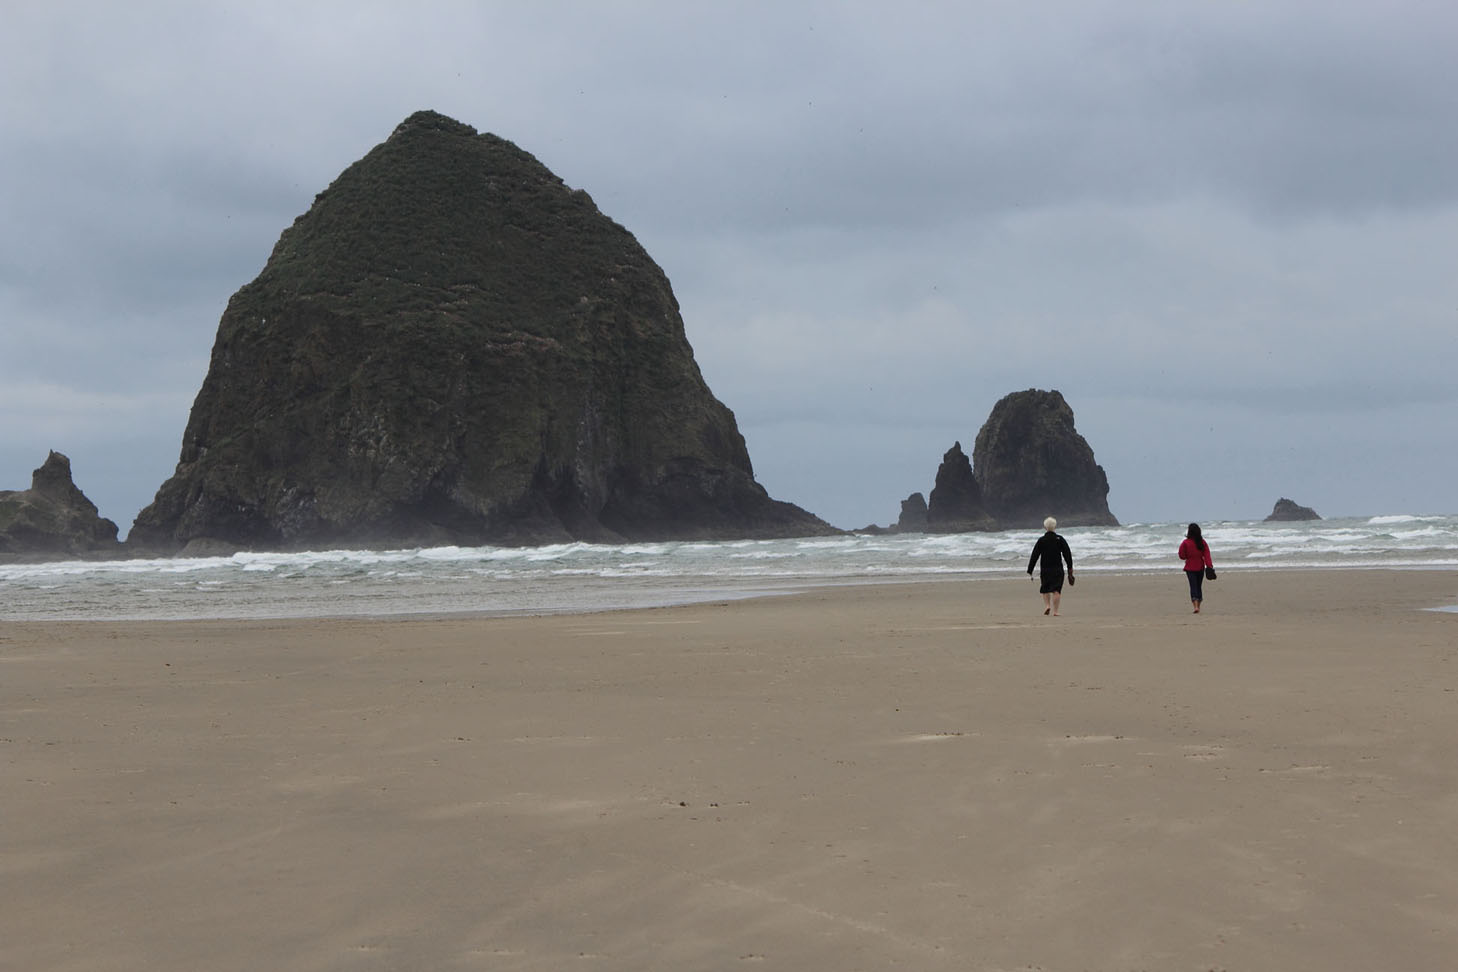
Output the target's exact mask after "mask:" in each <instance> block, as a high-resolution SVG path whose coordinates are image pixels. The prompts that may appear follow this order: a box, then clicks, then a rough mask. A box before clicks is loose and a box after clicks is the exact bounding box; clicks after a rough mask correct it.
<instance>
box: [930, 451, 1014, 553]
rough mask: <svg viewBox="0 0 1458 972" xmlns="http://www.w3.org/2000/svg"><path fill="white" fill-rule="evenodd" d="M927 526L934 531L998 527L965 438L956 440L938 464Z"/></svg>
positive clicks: (964, 530)
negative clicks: (965, 449)
mask: <svg viewBox="0 0 1458 972" xmlns="http://www.w3.org/2000/svg"><path fill="white" fill-rule="evenodd" d="M926 529H927V531H928V532H930V533H966V532H968V531H971V530H995V529H997V523H996V522H995V521H994V520H993V518H992V517H991V516H989V515H988V513H987V508H986V506H984V505H983V502H982V491H981V489H979V488H978V485H977V480H976V478H975V477H974V476H973V475H972V460H970V459H968V458H967V454H966V453H965V452H963V451H962V443H961V442H954V443H952V448H950V449H948V450H947V451H946V454H945V455H943V456H942V464H941V465H940V466H939V467H937V480H936V485H935V486H934V487H933V488H932V492H931V499H930V500H928V501H927V505H926Z"/></svg>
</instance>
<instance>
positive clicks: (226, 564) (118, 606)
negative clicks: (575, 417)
mask: <svg viewBox="0 0 1458 972" xmlns="http://www.w3.org/2000/svg"><path fill="white" fill-rule="evenodd" d="M1203 526H1204V533H1205V537H1206V539H1208V540H1209V542H1210V549H1211V551H1212V553H1213V555H1214V559H1215V565H1216V568H1217V569H1218V570H1222V571H1238V570H1239V571H1244V570H1276V569H1291V568H1300V569H1341V568H1382V569H1394V570H1402V569H1443V570H1447V569H1453V568H1455V567H1458V515H1409V514H1398V515H1391V516H1371V517H1348V518H1341V519H1327V520H1316V521H1310V522H1302V523H1264V522H1234V521H1232V522H1215V523H1208V524H1203ZM1060 532H1061V533H1062V534H1063V535H1064V536H1065V537H1066V538H1067V539H1068V542H1069V545H1070V546H1071V548H1072V549H1073V555H1074V564H1075V567H1076V569H1077V570H1078V571H1080V572H1083V571H1086V572H1089V573H1120V574H1128V573H1141V572H1159V571H1168V572H1173V571H1177V570H1178V569H1179V567H1180V563H1179V561H1178V560H1177V559H1176V557H1175V549H1176V547H1178V545H1179V541H1180V539H1181V538H1182V537H1183V536H1184V532H1185V524H1183V523H1136V524H1130V525H1128V526H1120V527H1073V528H1069V529H1067V530H1061V531H1060ZM1040 533H1041V531H1038V530H1028V531H1010V532H1005V533H965V534H952V535H930V534H927V535H923V534H906V535H893V536H879V537H878V536H845V537H818V538H804V539H790V540H744V541H716V542H673V543H630V544H621V545H604V544H588V543H568V544H558V545H554V546H545V547H525V548H518V547H436V548H428V549H413V550H326V551H318V552H307V553H239V554H235V555H233V556H231V557H199V558H172V559H158V560H120V561H104V562H97V561H63V562H53V563H44V564H8V565H0V620H6V621H21V620H27V621H36V620H40V621H44V620H87V619H91V620H169V619H176V620H184V619H207V618H257V619H265V618H322V617H387V616H404V615H452V614H475V615H522V614H561V613H573V612H582V611H594V610H604V609H613V608H629V607H654V606H666V605H673V604H686V603H693V602H702V601H715V600H726V599H734V598H744V597H755V596H761V595H766V594H776V593H787V592H792V591H799V590H805V589H808V588H814V587H823V586H828V585H843V584H865V583H894V582H898V581H916V580H931V579H946V578H958V577H962V578H972V577H1014V576H1017V575H1019V574H1020V573H1022V572H1023V571H1026V570H1027V562H1028V556H1029V554H1030V553H1031V551H1032V546H1033V542H1034V541H1035V540H1036V539H1037V538H1038V536H1039V535H1040Z"/></svg>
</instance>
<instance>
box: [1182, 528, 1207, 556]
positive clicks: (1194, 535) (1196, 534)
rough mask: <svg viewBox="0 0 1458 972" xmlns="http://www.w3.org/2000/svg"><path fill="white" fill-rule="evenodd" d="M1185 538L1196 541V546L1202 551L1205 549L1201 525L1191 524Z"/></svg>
mask: <svg viewBox="0 0 1458 972" xmlns="http://www.w3.org/2000/svg"><path fill="white" fill-rule="evenodd" d="M1185 536H1186V537H1188V538H1189V539H1191V540H1193V541H1195V546H1197V547H1199V548H1200V549H1201V550H1202V551H1203V550H1204V549H1205V538H1204V537H1202V536H1200V524H1198V523H1191V524H1190V528H1189V529H1188V530H1186V531H1185Z"/></svg>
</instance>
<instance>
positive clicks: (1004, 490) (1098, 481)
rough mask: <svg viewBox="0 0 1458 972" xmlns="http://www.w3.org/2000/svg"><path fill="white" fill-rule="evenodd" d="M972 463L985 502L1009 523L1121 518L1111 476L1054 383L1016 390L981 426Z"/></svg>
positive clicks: (1111, 522) (1103, 522)
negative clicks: (1113, 507) (1112, 502)
mask: <svg viewBox="0 0 1458 972" xmlns="http://www.w3.org/2000/svg"><path fill="white" fill-rule="evenodd" d="M972 466H973V468H974V469H975V470H976V476H977V485H978V486H979V487H980V488H981V491H982V502H983V503H984V504H986V506H987V510H988V512H989V513H991V514H992V516H993V517H994V518H995V519H996V520H997V521H998V523H999V524H1000V525H1001V526H1002V527H1003V528H1004V529H1022V528H1034V527H1041V526H1042V524H1043V518H1044V517H1046V516H1049V515H1052V516H1055V517H1057V518H1058V523H1059V525H1060V526H1117V525H1118V523H1119V521H1118V520H1116V519H1115V518H1114V515H1113V514H1112V513H1110V512H1109V499H1108V497H1109V479H1108V477H1107V476H1106V475H1104V469H1103V467H1102V466H1100V465H1099V464H1098V463H1097V462H1095V461H1094V453H1093V449H1092V448H1090V447H1089V444H1088V442H1086V441H1085V440H1084V438H1083V436H1081V435H1079V434H1078V432H1077V430H1076V429H1074V427H1073V409H1071V408H1069V406H1068V403H1067V402H1066V401H1064V400H1063V396H1062V395H1061V394H1059V393H1058V392H1056V391H1039V390H1037V389H1029V390H1027V391H1020V392H1013V393H1012V394H1011V395H1007V396H1004V397H1003V398H1002V400H1001V401H999V402H998V403H997V404H996V405H994V406H993V408H992V414H991V415H989V416H988V417H987V421H986V423H984V424H983V426H982V429H981V430H980V431H979V432H978V433H977V442H976V445H975V446H974V448H973V450H972Z"/></svg>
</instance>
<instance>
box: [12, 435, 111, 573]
mask: <svg viewBox="0 0 1458 972" xmlns="http://www.w3.org/2000/svg"><path fill="white" fill-rule="evenodd" d="M116 533H117V529H116V524H115V523H113V522H111V521H110V520H108V519H106V518H105V517H103V516H101V515H100V513H99V511H98V510H97V509H96V504H95V503H92V502H91V501H90V500H89V499H87V498H86V494H85V493H82V492H81V490H79V489H77V488H76V484H75V483H74V482H72V480H71V460H70V459H68V458H66V457H65V456H63V455H61V454H60V453H59V452H51V453H50V455H48V456H47V457H46V461H45V462H44V463H43V464H42V465H41V467H40V468H39V469H37V470H35V471H34V472H33V473H32V474H31V478H30V489H24V490H0V557H4V558H5V559H51V558H56V557H99V556H117V555H119V554H120V553H121V551H122V546H121V544H120V543H118V542H117V539H116Z"/></svg>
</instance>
